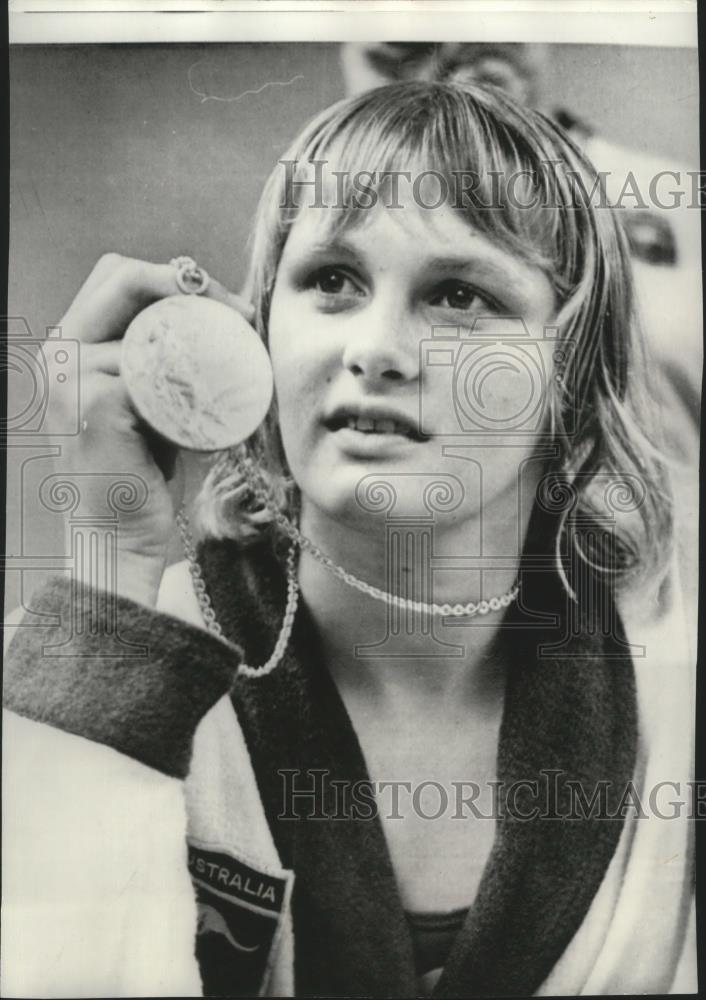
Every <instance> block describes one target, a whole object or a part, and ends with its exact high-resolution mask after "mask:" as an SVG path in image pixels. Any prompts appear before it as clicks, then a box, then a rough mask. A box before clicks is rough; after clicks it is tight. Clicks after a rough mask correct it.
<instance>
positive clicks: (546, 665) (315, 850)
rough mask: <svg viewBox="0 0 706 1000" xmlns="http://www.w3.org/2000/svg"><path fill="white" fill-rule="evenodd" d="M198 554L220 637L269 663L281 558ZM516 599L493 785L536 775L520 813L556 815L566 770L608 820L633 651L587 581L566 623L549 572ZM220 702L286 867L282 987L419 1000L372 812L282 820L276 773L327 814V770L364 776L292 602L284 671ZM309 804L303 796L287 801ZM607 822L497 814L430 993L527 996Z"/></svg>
mask: <svg viewBox="0 0 706 1000" xmlns="http://www.w3.org/2000/svg"><path fill="white" fill-rule="evenodd" d="M200 559H201V563H202V567H203V570H204V576H205V579H206V583H207V586H208V590H209V593H210V595H211V598H212V601H213V604H214V608H215V611H216V615H217V618H218V620H219V621H220V623H221V625H222V627H223V629H224V631H225V633H226V635H227V636H228V637H229V638H231V639H232V640H233V641H236V642H238V643H239V644H240V645H241V646H242V647H243V649H244V651H245V656H246V660H247V662H249V663H250V664H253V665H257V664H260V663H263V662H265V660H266V659H267V658H268V656H269V655H270V653H271V650H272V647H273V644H274V642H275V639H276V636H277V634H278V629H279V627H280V624H281V620H282V614H283V609H284V603H285V577H284V570H283V561H282V560H281V558H280V557H278V556H276V555H275V553H274V550H273V548H272V546H271V545H270V544H269V543H267V542H265V543H262V544H258V545H257V546H255V547H253V548H251V549H248V550H245V551H243V550H242V549H240V548H239V547H238V546H237V545H236V544H234V543H230V542H208V543H206V544H204V545H203V546H202V547H201V551H200ZM522 593H525V594H532V595H533V597H534V598H535V603H534V604H533V606H532V607H529V606H527V605H526V604H525V605H524V606H521V605H518V606H517V607H516V608H513V609H511V610H510V612H508V615H507V617H506V618H505V620H504V625H507V626H508V628H503V629H502V630H501V635H503V636H505V637H506V639H507V642H508V646H507V655H509V656H510V661H509V662H510V666H509V670H508V680H507V690H506V701H505V708H504V716H503V722H502V726H501V734H500V745H499V752H498V779H499V781H501V782H504V787H505V789H509V788H510V787H511V786H512V785H513V783H514V782H518V781H528V780H537V781H538V785H537V788H538V789H539V791H540V795H539V798H538V799H537V798H534V796H533V790H532V789H529V788H528V787H527V786H525V788H526V789H527V790H526V794H525V796H524V798H523V797H522V796H520V797H517V798H516V805H517V808H518V810H521V811H523V812H527V813H529V812H530V811H531V809H532V808H533V806H539V807H540V808H544V810H545V811H547V810H549V813H550V815H555V816H559V817H560V816H566V814H567V812H569V802H570V800H571V794H572V793H571V789H570V784H569V783H570V782H571V781H575V782H577V783H579V785H580V786H581V790H582V792H583V794H584V795H585V796H587V798H588V799H589V800H590V797H591V794H592V792H593V791H594V790H595V789H596V787H597V786H599V783H601V782H603V783H605V786H604V787H605V789H606V795H607V799H606V800H601V801H604V802H605V803H607V809H608V811H609V812H610V813H614V812H615V811H616V807H617V803H618V802H619V801H620V799H621V795H622V793H623V792H624V790H625V788H626V785H627V784H628V783H629V782H630V781H631V779H632V776H633V768H634V763H635V753H636V742H637V721H636V699H635V689H634V676H633V667H632V660H631V658H630V655H629V651H628V649H627V647H626V645H625V643H624V636H623V633H622V629H621V624H620V621H619V619H618V617H617V614H615V612H614V607H613V603H612V601H611V600H610V596H609V595H606V593H605V591H604V590H603V589H602V588H598V590H597V591H596V589H595V587H594V589H593V591H592V594H593V596H592V597H591V595H590V594H589V595H588V597H589V598H590V599H587V600H586V601H585V605H584V606H582V607H581V609H580V613H579V615H578V617H576V615H574V614H573V612H572V607H573V606H572V605H571V604H570V603H569V602H568V599H567V598H566V595H565V592H564V590H563V588H562V586H561V583H560V581H559V578H558V575H557V574H555V573H548V572H547V571H546V570H544V571H542V573H541V574H540V575H537V576H535V579H534V581H532V580H531V579H530V578H529V577H528V578H527V579H525V580H523V590H522ZM587 609H588V610H587ZM573 618H575V619H576V620H575V625H576V627H573V628H572V627H571V621H572V619H573ZM611 623H612V624H611ZM510 626H511V627H510ZM232 697H233V703H234V706H235V709H236V711H237V713H238V717H239V719H240V723H241V725H242V728H243V732H244V735H245V739H246V742H247V745H248V749H249V751H250V755H251V759H252V762H253V767H254V770H255V775H256V778H257V782H258V787H259V789H260V793H261V795H262V799H263V804H264V808H265V812H266V815H267V818H268V821H269V824H270V828H271V830H272V834H273V837H274V839H275V843H276V845H277V848H278V851H279V853H280V857H281V859H282V863H283V865H285V866H286V867H290V868H293V869H294V871H295V875H296V879H295V889H294V894H293V902H292V906H293V919H294V939H295V982H296V995H297V996H307V995H318V996H324V995H326V996H344V995H345V996H374V997H390V996H398V997H400V996H408V997H409V996H415V995H416V992H417V987H416V979H415V971H414V959H413V953H412V943H411V938H410V933H409V930H408V927H407V924H406V921H405V917H404V912H403V908H402V904H401V900H400V896H399V892H398V889H397V884H396V881H395V876H394V872H393V870H392V863H391V859H390V855H389V852H388V849H387V845H386V842H385V838H384V834H383V830H382V826H381V823H380V821H379V819H378V818H377V817H375V818H373V819H369V820H362V819H330V818H329V819H327V818H318V819H317V818H315V817H312V818H309V819H304V818H301V819H287V818H283V816H282V813H283V811H284V810H285V796H284V789H285V784H286V782H287V781H288V782H290V787H291V786H292V783H293V784H294V786H295V787H296V788H298V789H306V788H310V787H312V783H313V781H314V780H319V781H321V789H322V791H321V794H320V796H319V798H318V800H317V801H318V802H320V803H323V812H324V815H325V816H329V817H330V816H333V815H335V814H336V810H337V808H338V803H337V801H336V798H335V794H336V792H335V785H332V784H331V781H332V779H333V780H335V779H337V780H340V781H344V782H356V781H358V782H363V783H364V782H366V781H369V775H368V772H367V768H366V764H365V760H364V758H363V754H362V751H361V748H360V745H359V743H358V740H357V737H356V734H355V732H354V730H353V727H352V724H351V721H350V718H349V717H348V714H347V712H346V710H345V708H344V706H343V703H342V701H341V698H340V696H339V694H338V691H337V689H336V687H335V684H334V682H333V680H332V679H331V677H330V675H329V673H328V671H327V669H326V667H325V665H324V664H323V662H322V658H321V655H320V651H319V648H318V645H317V639H316V633H315V628H314V624H313V621H312V619H311V617H310V615H309V613H308V611H307V609H306V607H305V606H302V607H301V609H300V611H299V612H298V614H297V618H296V622H295V627H294V631H293V635H292V641H291V643H290V648H289V650H288V652H287V654H286V656H285V658H284V660H283V662H282V663H281V664H280V666H279V667H278V668H277V669H276V670H275V671H274V672H273V673H272V674H271V675H269V676H268V677H265V678H262V679H259V680H247V679H240V680H238V681H237V683H236V686H235V688H234V690H233V693H232ZM317 771H320V772H321V775H320V776H319V777H318V778H316V772H317ZM551 771H556V772H559V773H558V775H557V777H556V779H554V778H552V777H551V774H548V772H551ZM324 776H325V778H324ZM547 789H549V792H548V795H546V794H544V792H545V790H547ZM308 806H309V803H308V802H307V800H306V799H301V800H300V811H306V810H307V809H308ZM314 809H315V806H314V805H313V804H312V805H311V810H312V811H314ZM621 829H622V820H621V819H606V818H601V816H594V817H593V818H589V819H576V818H574V819H568V818H565V819H561V818H555V819H535V820H529V821H528V820H523V819H520V818H519V817H518V815H517V812H515V813H514V814H513V813H510V814H508V815H506V816H505V817H504V818H503V819H501V820H500V821H499V822H498V824H497V832H496V839H495V843H494V846H493V849H492V851H491V855H490V858H489V860H488V863H487V865H486V869H485V872H484V875H483V879H482V881H481V884H480V887H479V890H478V894H477V897H476V900H475V902H474V904H473V905H472V906H471V908H470V910H469V914H468V917H467V919H466V922H465V924H464V926H463V928H462V930H461V931H460V933H459V936H458V938H457V940H456V943H455V945H454V947H453V949H452V951H451V954H450V956H449V959H448V961H447V963H446V966H445V968H444V971H443V973H442V975H441V978H440V980H439V982H438V983H437V986H436V988H435V990H434V995H435V996H438V997H461V996H465V997H468V996H476V995H485V996H488V995H491V996H493V995H505V996H508V995H525V996H528V995H530V994H532V993H534V992H535V991H536V990H537V988H538V987H539V986H540V984H541V983H542V981H543V980H544V979H545V978H546V976H547V975H548V973H549V972H550V971H551V969H552V967H553V966H554V964H555V963H556V961H557V960H558V958H559V957H560V955H561V954H562V952H563V951H564V949H565V948H566V946H567V945H568V943H569V941H570V940H571V938H572V937H573V935H574V933H575V932H576V930H577V929H578V927H579V926H580V924H581V923H582V921H583V919H584V917H585V915H586V912H587V910H588V908H589V906H590V904H591V901H592V900H593V897H594V895H595V893H596V891H597V889H598V887H599V885H600V883H601V880H602V879H603V876H604V874H605V871H606V868H607V866H608V864H609V862H610V859H611V857H612V856H613V853H614V851H615V847H616V845H617V842H618V838H619V836H620V832H621Z"/></svg>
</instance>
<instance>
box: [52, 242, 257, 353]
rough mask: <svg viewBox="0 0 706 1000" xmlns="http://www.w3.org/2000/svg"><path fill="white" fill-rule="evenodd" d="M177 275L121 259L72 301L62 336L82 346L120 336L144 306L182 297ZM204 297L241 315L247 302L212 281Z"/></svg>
mask: <svg viewBox="0 0 706 1000" xmlns="http://www.w3.org/2000/svg"><path fill="white" fill-rule="evenodd" d="M177 274H178V272H177V269H176V268H175V267H174V266H173V265H171V264H153V263H151V262H149V261H143V260H137V259H134V258H130V257H125V258H121V259H120V262H119V263H117V264H115V265H114V266H113V268H112V270H111V271H110V273H109V274H108V276H107V277H105V278H104V280H103V281H101V282H100V283H99V284H97V286H95V287H94V288H93V291H92V293H91V294H90V295H88V296H86V297H84V298H82V299H81V300H80V301H79V300H74V302H73V303H72V305H71V307H70V309H69V311H68V312H67V314H66V316H65V317H64V319H63V320H62V323H61V325H62V328H63V332H64V336H65V337H74V338H76V339H77V340H82V341H84V342H86V343H98V342H103V341H108V340H112V339H117V338H120V337H122V335H123V333H124V332H125V329H126V328H127V326H128V325H129V323H130V322H131V321H132V320H133V319H134V317H135V316H136V315H137V313H139V312H140V311H141V310H142V309H144V308H146V306H148V305H150V304H151V303H152V302H155V301H157V300H158V299H163V298H166V297H167V296H170V295H178V294H183V293H182V292H181V290H180V288H179V285H178V284H177ZM206 294H207V295H209V297H210V298H214V299H217V300H219V301H221V302H223V303H224V304H226V305H229V306H231V307H232V308H235V309H238V311H239V312H241V314H242V315H245V312H244V311H243V310H244V309H248V304H247V303H244V302H243V300H242V299H241V298H240V297H239V296H235V295H233V293H231V292H229V291H228V290H227V289H226V288H225V287H224V286H223V285H221V284H220V282H217V281H215V280H212V281H210V282H209V287H208V289H207V292H206ZM250 308H251V307H250ZM249 315H252V314H251V313H249ZM246 318H248V317H247V316H246Z"/></svg>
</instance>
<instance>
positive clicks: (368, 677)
mask: <svg viewBox="0 0 706 1000" xmlns="http://www.w3.org/2000/svg"><path fill="white" fill-rule="evenodd" d="M530 512H531V509H530V508H529V507H528V508H527V509H526V510H521V509H520V508H519V506H518V498H517V494H514V495H513V496H512V497H507V498H505V499H504V500H500V501H499V502H498V503H497V504H496V505H494V510H493V519H492V524H488V523H485V524H482V523H481V518H480V517H478V518H470V519H467V520H464V521H463V522H457V523H455V524H454V523H449V524H444V523H443V522H436V523H435V524H434V531H433V535H432V534H431V531H430V527H431V526H427V525H424V524H420V523H419V522H417V523H413V522H412V523H410V522H400V524H399V526H395V525H392V524H390V522H387V523H386V522H385V520H384V518H381V519H380V521H378V522H373V523H371V522H370V521H367V522H365V523H362V524H355V523H349V524H346V525H342V523H341V520H339V519H331V518H329V517H327V516H326V515H325V514H324V513H322V512H321V511H320V510H318V509H316V508H313V507H312V506H310V505H305V506H304V507H303V509H302V518H301V529H302V532H303V534H304V535H306V536H307V537H308V538H310V539H311V541H313V542H314V543H315V544H316V545H318V546H319V547H320V548H321V550H322V551H323V552H324V553H325V554H326V555H327V556H329V557H330V558H331V559H332V560H333V561H334V562H335V563H336V564H337V565H339V566H341V567H342V568H343V569H344V570H346V571H347V572H349V573H352V574H353V575H354V576H356V577H358V579H360V580H362V581H365V582H366V583H368V584H371V585H372V586H375V587H379V588H380V589H381V590H384V591H387V592H388V593H392V594H394V595H396V596H400V597H403V598H407V599H410V600H414V601H420V600H421V601H423V602H425V603H432V602H433V603H436V604H445V603H448V604H451V605H454V604H464V605H465V604H467V603H468V602H469V601H474V602H478V601H480V600H489V599H490V598H491V597H500V596H502V595H503V594H505V593H506V592H508V591H509V590H510V589H511V588H512V587H513V585H514V583H515V582H516V579H517V573H518V568H519V560H520V556H521V551H522V547H523V544H524V538H525V534H526V529H527V523H528V520H529V515H530ZM518 513H519V520H518ZM486 520H487V519H486ZM481 531H482V546H481ZM432 549H433V557H432ZM481 551H482V553H483V558H482V560H481V559H480V558H478V557H477V554H478V553H479V552H481ZM459 554H461V556H460V557H459ZM464 555H466V558H464ZM474 557H476V558H474ZM432 564H433V565H432ZM299 582H300V587H301V592H302V596H303V598H304V600H305V601H306V603H307V606H308V608H309V610H310V613H311V614H312V616H313V618H314V621H315V623H316V626H317V631H318V634H319V639H320V642H321V645H322V650H323V653H324V657H325V659H326V661H327V663H328V665H329V668H330V670H331V671H332V673H333V674H334V677H335V679H336V680H337V682H338V683H339V685H345V686H346V687H350V686H354V687H356V688H358V689H359V690H365V691H367V692H368V693H369V694H370V695H371V697H374V698H375V699H376V700H379V699H381V698H384V697H385V696H386V695H390V696H392V694H393V692H394V698H395V700H396V701H397V702H398V703H399V701H400V698H402V703H403V704H404V703H405V698H404V696H405V694H406V697H407V699H408V700H407V701H406V704H409V700H410V699H411V700H417V699H419V700H423V699H426V698H428V697H429V696H430V695H431V696H433V697H434V698H435V699H436V700H437V702H438V701H441V702H444V701H447V702H448V703H449V704H453V703H454V702H457V701H459V700H460V699H462V700H463V701H464V702H466V701H468V700H469V699H471V700H472V701H473V703H476V704H477V703H478V702H479V701H482V700H483V699H484V698H486V697H489V698H494V697H496V696H497V685H498V676H499V674H498V670H497V665H496V664H495V663H494V658H493V653H494V640H495V638H496V636H497V631H498V626H499V624H500V622H501V620H502V617H503V614H504V609H501V610H499V611H490V612H489V613H488V614H487V615H484V616H477V617H475V618H472V619H471V618H458V619H454V620H451V622H450V623H449V621H448V620H446V622H445V620H444V618H442V617H440V616H439V617H437V616H433V617H432V616H431V615H429V614H428V613H425V612H421V613H419V612H412V611H407V610H403V609H396V608H390V606H389V605H387V604H384V603H382V602H381V601H379V600H375V599H374V598H372V597H370V596H369V595H368V594H365V593H361V592H360V591H359V590H357V589H354V588H353V587H351V586H350V585H348V584H346V583H345V582H344V581H342V580H340V579H339V578H337V577H336V576H335V575H334V574H333V573H332V572H331V571H330V570H329V569H327V568H326V567H325V566H323V565H322V564H321V563H320V562H318V561H317V560H316V559H315V558H314V557H313V556H312V555H311V554H310V553H308V552H306V551H304V552H302V554H301V561H300V566H299Z"/></svg>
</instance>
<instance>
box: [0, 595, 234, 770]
mask: <svg viewBox="0 0 706 1000" xmlns="http://www.w3.org/2000/svg"><path fill="white" fill-rule="evenodd" d="M32 610H33V612H35V613H36V614H39V615H43V616H46V617H47V618H48V620H49V621H54V622H55V624H47V625H27V626H24V627H23V625H22V623H20V624H19V626H18V627H17V631H16V633H15V635H14V637H13V639H12V641H11V643H10V646H9V648H8V651H7V655H6V657H5V668H4V692H3V700H4V703H5V706H6V707H7V708H9V709H10V710H11V711H13V712H16V713H17V714H19V715H23V716H25V717H27V718H30V719H34V720H36V721H39V722H44V723H47V724H49V725H51V726H55V727H56V728H58V729H63V730H65V731H66V732H69V733H75V734H76V735H78V736H83V737H85V738H86V739H89V740H94V741H96V742H98V743H104V744H105V745H106V746H109V747H112V748H113V749H115V750H118V751H119V752H120V753H123V754H127V755H128V756H130V757H133V758H134V759H135V760H138V761H140V762H141V763H143V764H147V765H148V766H149V767H153V768H156V769H157V770H159V771H161V772H163V773H164V774H167V775H170V776H172V777H178V778H183V777H185V776H186V774H187V772H188V769H189V762H190V759H191V749H192V743H193V736H194V732H195V730H196V727H197V725H198V723H199V721H200V720H201V718H202V717H203V716H204V715H205V714H206V712H207V711H208V710H209V709H210V708H211V706H212V705H214V704H215V703H216V702H217V701H218V700H219V699H220V698H221V697H223V695H224V694H226V693H227V692H228V691H229V689H230V687H231V685H232V683H233V681H234V679H235V675H236V672H237V669H238V666H239V664H240V663H241V662H242V660H243V655H242V651H241V649H240V648H239V647H238V646H235V645H232V644H230V643H227V642H225V641H221V640H219V639H217V638H215V637H214V636H212V635H210V634H209V633H208V632H206V631H205V629H200V628H197V627H195V626H193V625H190V624H187V623H186V622H183V621H181V620H180V619H177V618H173V617H171V616H170V615H166V614H164V613H162V612H158V611H154V610H153V609H151V608H148V607H145V606H144V605H141V604H137V603H136V602H134V601H131V600H129V599H127V598H124V597H121V596H116V595H109V594H108V593H107V592H106V591H102V590H97V589H95V588H91V587H86V586H77V585H75V584H74V583H73V582H72V581H71V580H70V579H68V578H67V577H52V578H50V579H49V580H48V581H47V582H46V583H45V584H44V585H43V586H42V587H41V588H40V589H39V590H38V591H37V592H35V595H34V598H33V600H32Z"/></svg>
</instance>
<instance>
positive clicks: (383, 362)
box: [343, 307, 419, 387]
mask: <svg viewBox="0 0 706 1000" xmlns="http://www.w3.org/2000/svg"><path fill="white" fill-rule="evenodd" d="M410 320H411V317H409V316H407V315H406V314H402V313H401V312H398V311H397V310H394V309H386V308H384V307H382V308H378V309H366V310H365V311H364V312H363V313H361V314H360V315H359V316H357V317H356V322H355V325H354V328H353V329H351V330H350V336H349V339H348V342H347V344H346V346H345V348H344V351H343V366H344V368H346V369H347V370H348V371H349V372H351V373H352V374H353V375H355V376H356V378H359V379H361V380H363V381H364V382H367V383H369V384H370V386H371V387H374V386H384V385H386V384H389V383H392V382H412V381H414V380H415V379H416V378H418V376H419V338H417V337H415V336H413V333H412V323H411V322H410Z"/></svg>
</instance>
